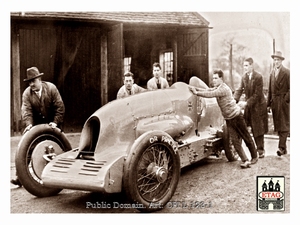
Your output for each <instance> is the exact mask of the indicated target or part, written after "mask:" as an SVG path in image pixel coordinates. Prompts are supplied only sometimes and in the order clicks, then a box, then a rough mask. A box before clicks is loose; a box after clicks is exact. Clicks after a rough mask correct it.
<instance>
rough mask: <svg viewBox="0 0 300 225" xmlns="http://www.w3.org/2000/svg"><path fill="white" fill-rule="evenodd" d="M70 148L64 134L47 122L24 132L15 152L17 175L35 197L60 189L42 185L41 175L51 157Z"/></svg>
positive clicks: (46, 195) (54, 193) (50, 193)
mask: <svg viewBox="0 0 300 225" xmlns="http://www.w3.org/2000/svg"><path fill="white" fill-rule="evenodd" d="M68 150H71V145H70V143H69V141H68V140H67V138H66V136H65V134H64V133H63V132H61V130H60V129H58V128H51V127H50V126H49V125H48V124H40V125H37V126H34V127H33V128H31V129H30V130H29V131H28V132H26V133H25V134H24V135H23V137H22V139H21V141H20V143H19V145H18V149H17V152H16V158H15V164H16V171H17V176H18V178H19V180H20V182H21V184H22V185H23V186H24V188H25V189H26V190H27V191H28V192H29V193H31V194H32V195H35V196H37V197H48V196H53V195H56V194H58V193H59V192H60V191H61V189H56V188H48V187H45V186H44V185H43V181H42V180H41V175H42V172H43V169H44V167H45V166H46V165H47V163H48V161H50V160H51V157H55V155H59V154H61V153H63V152H66V151H68Z"/></svg>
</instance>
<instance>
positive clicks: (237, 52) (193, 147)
mask: <svg viewBox="0 0 300 225" xmlns="http://www.w3.org/2000/svg"><path fill="white" fill-rule="evenodd" d="M188 2H189V1H188ZM216 2H218V1H216ZM219 2H221V1H219ZM233 2H234V1H233ZM278 2H279V1H278ZM229 3H230V1H229V2H228V4H229ZM288 3H289V1H288ZM82 4H83V3H82ZM94 4H95V7H91V5H89V7H87V6H86V7H82V8H81V7H80V6H77V7H74V6H73V7H71V6H61V7H57V8H56V7H53V6H51V7H49V8H47V7H40V8H39V7H34V6H32V7H31V6H29V5H27V4H26V5H25V6H23V5H22V7H13V6H11V7H9V8H8V9H6V10H5V13H4V15H5V20H4V21H6V22H5V30H7V32H8V35H7V36H8V40H6V43H10V44H9V45H8V44H5V45H6V48H5V50H6V51H5V56H6V58H7V59H8V60H7V61H6V62H5V65H4V67H5V68H6V72H5V73H9V74H10V76H8V75H6V77H8V80H7V84H8V85H9V87H8V89H7V90H6V94H5V95H6V99H5V100H6V101H8V104H9V110H8V112H7V116H8V117H9V120H8V118H4V120H5V122H6V123H7V126H5V130H6V131H7V130H8V126H9V132H6V134H7V133H8V134H7V135H6V136H7V142H8V146H7V147H6V149H5V150H6V152H8V153H7V154H8V156H7V157H8V159H9V161H7V163H8V164H7V165H6V164H5V165H6V166H5V168H4V169H5V171H7V176H6V177H5V180H4V183H5V184H6V185H9V187H8V188H9V189H8V188H7V189H8V190H5V191H7V192H8V193H7V194H6V195H5V197H6V198H8V199H6V202H7V205H5V208H6V211H7V213H8V214H9V216H10V219H11V220H15V221H18V220H20V219H21V218H22V217H19V216H20V215H28V214H30V215H31V216H33V215H36V214H38V215H40V214H47V216H49V214H53V215H54V216H57V215H62V214H72V215H77V214H80V215H83V216H84V217H82V218H81V219H82V221H85V219H86V218H87V217H86V216H88V215H91V214H101V216H102V215H103V216H104V217H103V218H105V217H106V218H110V219H111V217H110V216H111V215H112V214H121V215H122V217H121V218H123V216H125V217H124V219H125V218H126V219H129V220H130V219H131V220H132V219H133V218H135V216H136V215H141V214H147V215H151V218H153V216H162V217H158V218H163V217H164V216H168V215H170V216H171V215H172V216H173V215H174V216H175V217H174V218H172V222H173V220H174V222H176V221H181V220H182V219H183V221H185V220H186V218H185V216H187V215H190V216H193V219H201V218H202V217H203V218H206V220H213V216H214V215H215V216H217V217H218V219H220V218H222V217H221V216H224V218H228V217H227V216H230V217H229V218H228V220H229V221H233V224H235V223H236V222H238V223H240V222H243V220H245V218H246V219H247V220H248V218H249V219H251V218H253V216H257V218H261V219H266V221H269V218H277V221H288V220H287V218H288V219H291V217H292V215H294V214H295V210H297V208H295V206H296V205H295V201H296V196H295V192H294V191H293V190H294V189H295V188H292V185H291V184H292V183H293V187H294V186H295V185H294V184H295V182H297V177H298V176H297V168H295V166H297V163H296V162H295V159H296V157H297V155H298V154H299V153H297V152H298V148H297V145H296V146H295V145H294V143H295V142H294V139H295V135H293V141H291V133H293V134H295V133H294V131H295V129H293V128H294V126H297V123H296V122H295V118H294V117H292V118H291V114H292V115H294V114H297V113H296V112H297V111H295V110H296V109H294V108H293V107H292V106H290V102H291V101H292V100H291V99H294V101H292V102H293V103H294V104H296V103H295V102H296V101H295V98H296V97H297V93H296V92H294V91H296V89H294V90H292V93H290V92H291V88H290V87H291V86H293V84H296V83H295V82H294V83H293V82H292V76H290V70H291V67H292V66H291V61H292V60H291V59H292V57H294V61H295V56H294V55H293V53H294V52H296V51H295V49H296V47H294V46H295V45H294V42H293V40H294V39H292V38H291V37H292V29H293V27H292V24H293V23H295V21H294V20H295V14H297V12H296V10H294V9H293V7H292V4H287V5H286V6H285V7H283V8H282V9H280V8H279V7H278V8H276V7H274V8H275V9H273V8H272V7H271V9H270V10H268V5H262V6H261V10H260V11H258V10H257V8H256V7H249V8H247V7H242V8H239V7H238V8H237V9H236V10H235V8H234V7H233V9H231V7H230V6H229V9H228V5H227V4H226V7H224V8H223V7H221V6H220V5H218V6H217V5H215V4H212V2H211V3H210V4H208V5H207V6H206V7H205V6H204V7H202V6H201V4H200V3H196V2H193V3H190V4H194V5H193V6H192V7H191V5H190V6H189V7H186V5H184V6H185V7H182V8H180V7H179V8H178V7H175V8H173V7H167V6H166V5H165V4H162V7H161V8H160V7H159V3H156V2H153V5H152V4H151V3H147V5H149V8H147V7H146V8H145V7H141V8H138V7H137V9H136V8H132V9H131V8H130V7H128V6H124V7H120V6H118V7H116V6H114V5H112V6H111V5H110V4H108V5H109V6H110V7H104V8H101V7H100V6H98V5H97V4H96V3H94ZM170 4H171V3H170ZM223 4H224V3H223ZM236 4H237V3H236ZM247 4H248V3H247ZM249 4H250V3H249ZM251 4H253V5H254V3H251ZM255 4H257V3H256V2H255ZM96 6H97V7H96ZM8 55H9V57H8ZM8 65H10V70H8V69H7V68H8ZM8 96H9V98H8ZM294 106H295V105H294ZM292 109H293V110H292ZM291 119H293V123H290V120H291ZM296 120H297V119H296ZM292 125H293V126H292ZM291 130H293V132H291ZM8 149H10V151H7V150H8ZM291 155H293V159H290V156H291ZM8 168H9V170H8ZM291 174H294V175H293V178H292V181H291ZM295 174H296V175H295ZM6 178H7V179H6ZM291 196H292V197H293V199H292V197H291ZM294 197H295V199H294ZM296 207H297V206H296ZM32 214H33V215H32ZM236 215H237V216H238V217H237V219H234V220H233V218H235V216H236ZM129 216H130V217H129ZM207 216H209V217H207ZM243 216H246V217H245V218H244V217H243ZM182 217H183V218H182ZM33 218H35V217H34V216H33ZM54 218H55V219H56V217H54ZM76 218H77V217H76ZM267 218H268V219H267ZM81 219H80V220H81ZM165 219H166V218H165ZM133 220H134V219H133ZM223 220H224V219H223ZM150 221H151V220H149V222H148V221H147V219H146V220H144V219H143V218H141V220H140V222H139V223H141V222H142V223H145V224H147V223H150ZM170 221H171V220H170ZM216 221H217V220H216ZM263 221H264V220H263ZM275 221H276V220H275ZM77 222H78V221H77ZM116 222H117V223H121V222H124V221H122V220H121V221H120V220H119V221H116ZM136 222H138V221H136ZM220 222H222V219H221V220H220ZM291 224H292V223H291Z"/></svg>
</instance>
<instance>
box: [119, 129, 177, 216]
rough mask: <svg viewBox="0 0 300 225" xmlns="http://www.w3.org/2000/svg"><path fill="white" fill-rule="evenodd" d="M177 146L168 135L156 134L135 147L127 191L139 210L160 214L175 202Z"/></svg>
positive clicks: (128, 166)
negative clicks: (173, 200)
mask: <svg viewBox="0 0 300 225" xmlns="http://www.w3.org/2000/svg"><path fill="white" fill-rule="evenodd" d="M175 144H176V143H175V141H174V140H173V139H172V138H171V137H170V136H169V135H168V134H166V133H164V132H160V131H156V132H154V131H153V132H148V133H146V134H144V135H142V136H141V137H139V138H138V139H137V141H136V142H135V144H134V145H133V147H132V149H131V151H130V153H129V155H128V158H127V160H126V163H125V171H124V189H125V193H126V194H127V197H128V198H129V200H131V202H132V203H134V204H136V203H138V205H137V207H136V208H137V209H138V210H140V211H142V212H152V211H156V210H160V209H162V208H163V207H164V206H165V205H166V204H167V203H168V201H169V200H170V199H171V198H172V196H173V194H174V192H175V190H176V187H177V184H178V181H179V176H180V162H179V156H178V154H177V152H176V150H177V147H176V145H175ZM141 206H142V207H141Z"/></svg>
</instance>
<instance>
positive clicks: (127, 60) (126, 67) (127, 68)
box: [124, 57, 131, 73]
mask: <svg viewBox="0 0 300 225" xmlns="http://www.w3.org/2000/svg"><path fill="white" fill-rule="evenodd" d="M130 66H131V57H125V58H124V73H126V72H130Z"/></svg>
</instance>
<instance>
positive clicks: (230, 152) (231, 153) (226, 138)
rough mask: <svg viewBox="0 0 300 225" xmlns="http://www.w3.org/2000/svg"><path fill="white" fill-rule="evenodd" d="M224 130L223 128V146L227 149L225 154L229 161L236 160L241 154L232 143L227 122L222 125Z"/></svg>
mask: <svg viewBox="0 0 300 225" xmlns="http://www.w3.org/2000/svg"><path fill="white" fill-rule="evenodd" d="M222 130H223V135H222V139H223V147H224V151H225V156H226V158H227V159H228V161H229V162H233V161H236V160H238V158H239V155H238V153H237V152H236V150H235V148H234V146H233V144H232V141H231V139H230V135H229V132H228V129H227V126H226V124H224V125H223V126H222Z"/></svg>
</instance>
